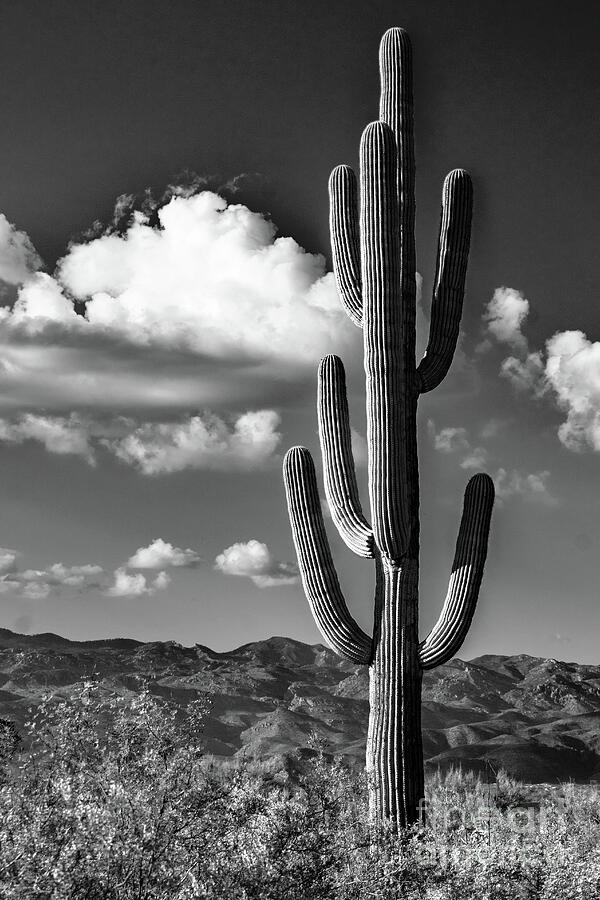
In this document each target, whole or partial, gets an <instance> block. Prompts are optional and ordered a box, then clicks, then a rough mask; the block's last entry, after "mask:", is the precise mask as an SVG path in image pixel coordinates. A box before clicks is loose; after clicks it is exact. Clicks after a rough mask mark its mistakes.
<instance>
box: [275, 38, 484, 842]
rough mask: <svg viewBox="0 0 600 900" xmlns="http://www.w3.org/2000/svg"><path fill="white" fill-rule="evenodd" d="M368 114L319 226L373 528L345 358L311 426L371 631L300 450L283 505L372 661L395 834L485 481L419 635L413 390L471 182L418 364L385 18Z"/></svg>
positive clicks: (449, 311)
mask: <svg viewBox="0 0 600 900" xmlns="http://www.w3.org/2000/svg"><path fill="white" fill-rule="evenodd" d="M379 63H380V73H381V101H380V112H379V121H377V122H372V123H371V124H370V125H368V126H367V128H366V129H365V131H364V133H363V136H362V140H361V145H360V217H359V214H358V198H357V185H356V178H355V175H354V172H353V171H352V169H350V168H349V167H348V166H338V167H337V168H336V169H334V171H333V172H332V175H331V179H330V184H329V188H330V209H331V215H330V227H331V243H332V250H333V261H334V270H335V276H336V281H337V286H338V290H339V293H340V296H341V299H342V302H343V304H344V306H345V308H346V311H347V313H348V315H349V316H350V317H351V318H352V320H353V321H354V322H355V323H356V325H358V326H360V327H362V329H363V332H364V365H365V373H366V394H367V445H368V479H369V497H370V505H371V516H372V522H373V524H372V526H371V525H370V524H369V523H368V521H367V519H366V518H365V516H364V515H363V512H362V509H361V505H360V500H359V496H358V488H357V482H356V474H355V470H354V460H353V457H352V449H351V440H350V423H349V417H348V402H347V398H346V385H345V375H344V367H343V365H342V362H341V360H340V359H339V358H338V357H336V356H327V357H325V359H323V360H322V362H321V365H320V368H319V387H318V421H319V435H320V441H321V450H322V455H323V467H324V481H325V494H326V497H327V502H328V504H329V508H330V511H331V517H332V519H333V522H334V523H335V525H336V527H337V529H338V531H339V532H340V535H341V536H342V538H343V540H344V541H345V543H346V544H347V545H348V547H350V549H351V550H353V551H354V552H355V553H357V554H358V555H359V556H362V557H366V558H372V559H374V561H375V571H376V587H375V618H374V628H373V635H372V637H369V636H368V635H367V634H365V632H364V631H363V630H362V629H361V628H360V627H359V626H358V624H357V623H356V622H355V621H354V619H353V618H352V616H351V615H350V612H349V611H348V607H347V605H346V602H345V600H344V596H343V594H342V591H341V588H340V584H339V581H338V577H337V574H336V571H335V568H334V565H333V561H332V557H331V552H330V549H329V544H328V541H327V536H326V533H325V528H324V524H323V515H322V511H321V505H320V500H319V491H318V487H317V480H316V475H315V468H314V464H313V461H312V458H311V455H310V453H309V452H308V450H306V449H305V448H304V447H293V448H292V449H291V450H290V451H289V452H288V453H287V455H286V458H285V462H284V479H285V485H286V492H287V500H288V508H289V514H290V521H291V525H292V532H293V537H294V542H295V545H296V552H297V555H298V561H299V565H300V571H301V575H302V581H303V584H304V590H305V593H306V596H307V598H308V602H309V604H310V607H311V609H312V612H313V615H314V617H315V620H316V622H317V625H318V626H319V629H320V630H321V633H322V634H323V637H324V638H325V640H326V641H327V642H328V643H329V644H330V646H331V647H333V649H334V650H336V651H337V652H338V653H339V654H341V655H342V656H344V657H346V658H347V659H349V660H352V661H353V662H356V663H363V664H365V665H367V666H369V670H370V709H371V712H370V719H369V730H368V741H367V771H368V774H369V776H370V798H371V813H372V815H373V817H374V818H375V819H376V820H379V821H384V822H389V823H391V824H392V825H394V826H395V827H397V828H401V827H404V826H405V825H407V824H410V823H412V822H414V821H415V820H416V818H417V815H418V805H419V800H420V798H421V797H422V796H423V753H422V742H421V681H422V672H423V670H424V669H430V668H433V667H434V666H437V665H440V664H441V663H443V662H446V661H447V660H449V659H450V658H451V657H452V656H454V654H455V653H456V652H457V651H458V649H459V647H460V646H461V644H462V642H463V640H464V638H465V636H466V634H467V631H468V629H469V626H470V623H471V619H472V617H473V613H474V610H475V605H476V602H477V596H478V592H479V586H480V584H481V578H482V575H483V566H484V562H485V557H486V553H487V541H488V533H489V525H490V518H491V512H492V505H493V502H494V487H493V484H492V481H491V479H490V478H489V476H487V475H483V474H479V475H475V476H474V477H473V478H472V479H471V480H470V481H469V483H468V485H467V488H466V492H465V498H464V508H463V515H462V520H461V524H460V530H459V534H458V540H457V544H456V554H455V557H454V564H453V567H452V573H451V576H450V584H449V587H448V593H447V596H446V599H445V602H444V605H443V608H442V612H441V615H440V617H439V620H438V622H437V624H436V625H435V626H434V628H433V629H432V630H431V632H430V633H429V634H428V636H427V637H426V638H425V640H423V641H421V642H419V637H418V567H419V473H418V460H417V442H416V439H417V434H416V412H417V401H418V398H419V394H422V393H425V392H426V391H430V390H432V389H433V388H435V387H437V386H438V385H439V384H440V382H441V381H442V379H443V378H444V376H445V375H446V373H447V371H448V368H449V366H450V363H451V361H452V357H453V355H454V351H455V348H456V341H457V338H458V331H459V323H460V316H461V311H462V301H463V294H464V285H465V278H466V269H467V258H468V252H469V241H470V228H471V209H472V186H471V180H470V178H469V176H468V174H467V173H466V172H465V171H463V170H462V169H457V170H455V171H453V172H451V173H450V174H449V175H448V176H447V178H446V180H445V182H444V189H443V194H442V215H441V225H440V235H439V248H438V261H437V272H436V276H435V282H434V294H433V304H432V309H431V326H430V334H429V342H428V345H427V350H426V352H425V355H424V357H423V359H422V361H421V362H420V364H419V365H418V366H417V365H416V363H415V305H416V281H415V241H414V217H415V199H414V174H415V167H414V150H413V105H412V69H411V45H410V41H409V38H408V35H407V34H406V32H404V31H403V30H402V29H400V28H391V29H390V30H389V31H387V32H386V33H385V35H384V36H383V39H382V41H381V46H380V54H379Z"/></svg>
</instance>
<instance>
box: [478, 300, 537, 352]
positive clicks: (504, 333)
mask: <svg viewBox="0 0 600 900" xmlns="http://www.w3.org/2000/svg"><path fill="white" fill-rule="evenodd" d="M528 313H529V301H528V300H527V299H526V298H525V297H524V296H523V294H522V293H521V292H520V291H517V290H515V289H514V288H509V287H500V288H497V289H496V290H495V291H494V295H493V297H492V299H491V300H490V302H489V303H488V304H487V307H486V310H485V312H484V314H483V320H484V322H485V323H486V328H487V332H488V334H490V335H492V337H494V338H495V339H496V340H497V341H498V342H499V343H502V344H509V345H510V346H511V347H513V348H514V349H515V350H519V351H526V350H527V339H526V338H525V336H524V334H523V332H522V331H521V326H522V324H523V322H524V321H525V319H526V318H527V315H528Z"/></svg>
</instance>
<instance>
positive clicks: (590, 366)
mask: <svg viewBox="0 0 600 900" xmlns="http://www.w3.org/2000/svg"><path fill="white" fill-rule="evenodd" d="M528 312H529V302H528V301H527V300H525V298H524V297H523V295H522V294H520V293H519V292H518V291H515V290H513V289H512V288H498V290H496V291H495V292H494V297H493V298H492V300H491V301H490V303H489V304H488V310H487V313H486V316H485V317H484V318H485V319H486V321H487V323H488V324H487V327H488V329H489V331H490V333H493V334H494V335H495V337H496V338H497V339H498V340H499V341H504V342H505V343H508V344H510V345H512V346H513V348H514V349H515V351H517V353H518V355H514V356H509V357H507V358H506V359H504V360H503V361H502V364H501V367H500V373H501V375H503V376H504V377H505V378H507V379H508V380H509V381H510V382H511V384H512V385H513V387H515V388H516V389H517V390H521V391H528V392H530V393H532V394H533V395H534V396H535V397H538V398H539V397H543V396H545V397H552V399H553V400H554V402H555V403H556V405H557V406H558V408H559V409H561V410H563V411H564V412H566V415H567V418H566V420H565V421H564V422H563V423H562V424H561V425H560V427H559V429H558V437H559V440H560V441H561V442H562V443H563V444H564V446H565V447H567V448H568V449H569V450H575V451H581V450H584V449H586V448H591V449H593V450H596V451H599V450H600V341H591V340H589V338H588V337H587V336H586V335H585V334H584V333H583V332H582V331H577V330H571V331H559V332H557V333H556V334H554V335H553V336H552V337H551V338H550V339H549V340H547V341H546V345H545V348H544V350H534V351H530V349H529V346H528V343H527V341H526V339H525V338H524V336H523V334H522V331H521V326H522V324H523V322H524V321H525V319H526V317H527V314H528Z"/></svg>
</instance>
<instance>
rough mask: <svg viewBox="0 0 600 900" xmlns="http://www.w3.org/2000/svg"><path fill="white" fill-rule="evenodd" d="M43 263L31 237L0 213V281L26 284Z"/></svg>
mask: <svg viewBox="0 0 600 900" xmlns="http://www.w3.org/2000/svg"><path fill="white" fill-rule="evenodd" d="M41 265H42V261H41V259H40V258H39V256H38V254H37V252H36V250H35V247H34V246H33V244H32V243H31V241H30V240H29V237H28V236H27V235H26V234H25V232H24V231H19V230H18V229H17V228H15V226H14V225H11V223H10V222H9V221H8V219H7V218H6V216H4V215H3V214H2V213H0V281H4V282H5V283H6V284H13V285H17V284H24V283H25V282H26V281H27V280H28V279H29V278H30V277H31V276H32V275H33V273H34V272H35V271H36V270H37V269H39V268H40V266H41Z"/></svg>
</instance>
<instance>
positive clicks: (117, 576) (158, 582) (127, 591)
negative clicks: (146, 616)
mask: <svg viewBox="0 0 600 900" xmlns="http://www.w3.org/2000/svg"><path fill="white" fill-rule="evenodd" d="M170 582H171V579H170V578H169V576H168V574H167V573H166V572H159V573H158V575H157V576H156V578H155V579H154V581H152V582H148V581H147V580H146V576H145V575H142V574H141V573H139V572H138V573H137V574H135V575H134V574H132V573H131V572H128V571H127V569H125V568H124V567H121V568H119V569H115V572H114V583H113V584H112V586H111V587H109V589H108V591H107V594H108V595H109V596H110V597H141V596H142V595H143V594H154V593H155V592H156V591H163V590H164V589H165V588H166V587H168V586H169V584H170Z"/></svg>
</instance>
